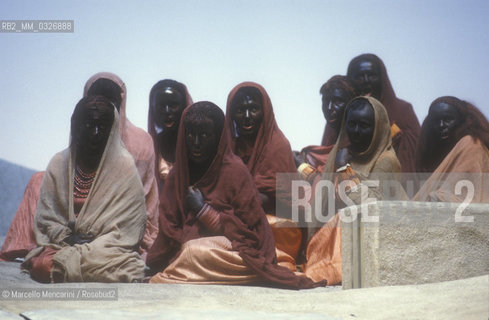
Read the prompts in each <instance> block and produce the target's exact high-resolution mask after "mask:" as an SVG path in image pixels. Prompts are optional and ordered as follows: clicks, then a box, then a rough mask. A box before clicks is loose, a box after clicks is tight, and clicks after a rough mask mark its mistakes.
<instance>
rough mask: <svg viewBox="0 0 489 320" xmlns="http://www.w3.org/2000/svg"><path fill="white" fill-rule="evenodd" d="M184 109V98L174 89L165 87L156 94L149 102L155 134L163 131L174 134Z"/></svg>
mask: <svg viewBox="0 0 489 320" xmlns="http://www.w3.org/2000/svg"><path fill="white" fill-rule="evenodd" d="M184 107H185V100H184V97H183V95H182V94H181V93H180V92H179V91H178V90H176V89H175V88H172V87H167V88H164V89H163V90H161V91H159V92H157V93H156V94H155V95H154V96H153V98H152V101H151V112H152V113H153V119H154V122H155V130H156V133H157V134H159V133H161V132H162V131H164V130H169V131H173V132H176V131H177V130H178V125H179V123H180V118H181V117H182V111H183V109H184Z"/></svg>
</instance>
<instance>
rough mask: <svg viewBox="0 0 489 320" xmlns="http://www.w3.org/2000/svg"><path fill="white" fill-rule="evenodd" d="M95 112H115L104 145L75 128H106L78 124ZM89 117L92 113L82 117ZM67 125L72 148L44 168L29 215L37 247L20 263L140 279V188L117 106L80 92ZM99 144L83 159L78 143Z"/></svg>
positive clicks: (95, 277)
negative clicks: (32, 215) (33, 209)
mask: <svg viewBox="0 0 489 320" xmlns="http://www.w3.org/2000/svg"><path fill="white" fill-rule="evenodd" d="M97 111H98V112H99V113H100V114H102V116H101V118H102V117H103V115H107V114H109V115H110V113H112V114H113V121H112V124H111V126H110V133H108V137H107V138H106V139H107V140H106V143H105V146H103V144H102V143H101V142H100V140H97V139H98V138H95V136H94V137H92V138H90V139H81V133H80V132H90V133H88V135H96V134H97V133H98V132H99V131H100V130H105V132H107V131H108V130H109V129H107V128H106V127H105V128H104V127H103V126H102V125H100V126H98V127H97V128H96V129H93V130H94V131H96V132H97V133H92V132H91V131H88V130H92V129H81V128H82V127H83V126H85V128H92V127H91V126H92V125H93V124H94V123H96V122H95V121H96V120H93V119H96V118H95V117H93V116H90V115H88V114H91V112H97ZM90 117H92V118H90ZM87 118H88V119H91V120H89V121H86V122H85V121H84V122H81V121H82V120H81V119H87ZM106 123H110V122H106ZM98 124H100V123H98ZM98 124H97V125H98ZM94 128H95V127H94ZM71 132H72V136H71V143H70V147H69V148H67V149H65V150H64V151H62V152H60V153H58V154H56V155H55V156H54V157H53V158H52V160H51V161H50V163H49V165H48V168H47V169H46V174H45V176H44V178H43V182H42V186H41V194H40V198H39V203H38V206H37V211H36V215H35V220H34V233H35V236H36V241H37V247H36V248H34V249H33V250H32V251H31V252H29V254H28V255H27V256H26V259H25V261H24V263H23V264H22V268H24V269H26V270H29V271H30V272H31V276H32V277H33V278H35V279H36V280H38V281H43V282H88V281H96V282H132V281H138V280H141V279H142V278H143V275H144V262H143V260H142V259H141V257H140V255H139V253H138V252H137V251H136V250H137V248H138V245H139V242H140V241H141V239H142V237H143V234H144V230H145V222H146V213H145V209H146V208H145V201H144V191H143V187H142V184H141V181H140V179H139V175H138V172H137V169H136V167H135V166H134V161H133V159H132V157H131V155H130V154H129V153H128V152H127V150H126V149H125V148H124V146H123V143H122V141H121V139H120V136H119V117H118V113H117V111H116V109H115V108H114V107H113V104H112V103H111V102H110V101H109V100H108V99H106V98H104V97H102V96H96V97H88V98H83V99H82V100H80V102H79V103H78V104H77V106H76V108H75V111H74V113H73V116H72V129H71ZM86 140H89V141H90V142H89V143H87V141H86ZM97 143H98V145H99V147H98V149H97V150H99V151H98V153H97V152H95V151H93V153H94V154H100V156H96V157H92V158H91V159H95V160H94V161H95V162H92V164H93V163H95V164H94V165H91V166H88V165H87V163H88V162H87V160H86V159H87V154H86V153H82V152H80V150H95V147H93V146H94V145H95V144H97ZM100 146H102V147H100ZM97 157H98V158H97ZM82 159H85V160H84V161H83V160H82ZM97 162H98V163H97ZM85 168H91V169H89V171H87V170H86V169H85ZM81 169H82V171H83V172H85V173H83V172H82V173H80V171H79V170H81ZM87 172H88V174H87ZM85 176H89V177H91V178H90V179H88V180H86V181H89V182H86V181H85V182H86V183H85V182H84V181H81V182H80V179H81V178H83V177H85Z"/></svg>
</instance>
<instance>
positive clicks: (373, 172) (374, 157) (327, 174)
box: [308, 97, 407, 236]
mask: <svg viewBox="0 0 489 320" xmlns="http://www.w3.org/2000/svg"><path fill="white" fill-rule="evenodd" d="M358 99H363V100H367V101H368V102H369V103H370V105H372V107H373V110H374V115H375V129H374V134H373V136H372V142H371V143H370V146H369V147H368V148H367V150H365V151H364V152H362V153H359V154H354V155H353V158H352V159H351V160H350V165H351V168H352V169H353V171H354V172H355V174H356V176H357V177H358V179H359V180H360V182H362V181H364V180H378V181H379V186H378V187H370V186H369V187H368V198H375V199H377V200H382V199H384V196H385V195H384V194H383V190H384V183H385V182H386V181H396V182H400V178H401V177H400V171H401V165H400V163H399V160H398V159H397V156H396V152H395V151H394V149H393V148H392V140H391V129H390V122H389V118H388V116H387V111H386V110H385V108H384V106H383V105H382V103H380V101H378V100H377V99H375V98H372V97H357V98H355V99H354V100H352V101H355V100H358ZM352 101H350V102H349V104H348V105H350V104H351V103H352ZM347 114H348V106H347V107H346V110H345V113H344V116H343V121H342V124H341V130H340V134H339V135H338V139H337V140H336V144H335V146H334V148H333V150H331V152H330V154H329V156H328V160H327V161H326V164H325V171H324V173H323V176H322V178H321V179H322V180H329V181H332V182H333V181H334V175H335V158H336V154H337V153H338V151H339V150H340V149H342V148H345V147H347V146H348V145H349V139H348V133H347V132H346V126H345V122H346V115H347ZM395 186H396V188H395V189H390V190H389V192H391V193H392V194H389V198H390V199H398V200H401V199H407V196H406V193H405V192H404V189H403V188H402V186H401V185H400V184H396V185H395ZM322 192H323V193H322V198H321V202H322V210H323V212H321V213H316V214H322V215H323V216H327V214H334V213H336V212H337V210H338V209H341V208H335V212H334V213H331V212H325V211H324V210H327V208H328V198H329V194H328V192H333V191H332V190H329V189H328V188H324V189H323V190H322ZM348 197H349V198H350V199H351V200H352V201H353V202H354V203H355V204H360V202H361V201H362V198H361V193H360V192H351V193H349V194H348ZM314 201H317V200H316V199H315V200H314ZM314 207H315V206H314ZM315 216H316V215H313V217H315ZM318 225H319V224H318V223H317V222H315V223H314V225H313V226H312V227H311V228H310V230H309V231H308V232H309V236H312V234H314V232H316V227H317V226H318Z"/></svg>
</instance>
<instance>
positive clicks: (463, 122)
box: [416, 96, 489, 172]
mask: <svg viewBox="0 0 489 320" xmlns="http://www.w3.org/2000/svg"><path fill="white" fill-rule="evenodd" d="M440 102H444V103H447V104H449V105H451V106H453V107H454V108H455V109H456V110H457V112H458V114H459V115H460V124H459V125H458V126H457V128H455V133H454V141H453V142H452V145H451V146H449V149H448V150H447V152H450V150H451V149H452V148H453V147H454V146H455V144H456V143H457V142H458V141H459V140H460V139H462V138H463V137H464V136H467V135H470V136H472V138H474V140H475V139H479V140H480V141H481V142H482V144H484V145H485V146H486V147H487V148H489V122H488V121H487V118H486V117H485V116H484V115H483V114H482V112H480V110H479V109H478V108H477V107H475V106H474V105H472V104H470V103H469V102H467V101H463V100H460V99H458V98H456V97H453V96H444V97H440V98H437V99H435V100H434V101H433V102H432V103H431V105H430V109H431V107H432V106H433V105H435V104H438V103H440ZM431 124H432V119H431V116H430V113H428V115H427V116H426V118H425V119H424V121H423V125H422V126H421V135H420V137H419V140H418V146H417V150H416V170H417V171H418V172H432V171H433V170H435V169H436V167H438V165H439V164H440V163H441V161H443V159H444V158H445V156H446V153H445V154H441V153H440V152H439V148H436V145H437V140H436V139H435V137H434V135H433V131H432V130H433V127H432V126H431Z"/></svg>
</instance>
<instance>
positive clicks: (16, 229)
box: [0, 72, 158, 261]
mask: <svg viewBox="0 0 489 320" xmlns="http://www.w3.org/2000/svg"><path fill="white" fill-rule="evenodd" d="M92 95H102V96H104V97H106V98H107V99H109V100H110V101H111V102H112V103H113V104H114V105H115V107H116V109H117V111H118V113H119V119H120V126H119V134H120V136H121V139H122V142H123V143H124V146H125V148H126V149H127V151H129V153H130V154H131V155H132V157H133V159H134V162H135V164H136V168H137V170H138V173H139V176H140V179H141V182H142V184H143V188H144V194H145V200H146V216H147V222H146V231H145V233H144V237H143V239H142V241H141V243H140V246H139V252H140V253H141V254H142V255H143V258H144V256H145V255H146V251H147V250H148V249H149V248H150V247H151V245H152V244H153V241H154V239H155V238H156V234H157V232H158V186H157V183H156V179H155V169H154V168H155V167H154V166H155V155H154V149H153V143H152V139H151V136H150V135H149V134H148V133H147V132H145V131H144V130H142V129H140V128H138V127H136V126H135V125H134V124H132V123H131V121H129V119H128V118H127V116H126V98H127V91H126V86H125V84H124V82H123V81H122V80H121V79H120V78H119V77H118V76H117V75H115V74H112V73H109V72H100V73H97V74H95V75H93V76H92V77H90V79H88V80H87V82H86V84H85V87H84V90H83V96H84V97H87V96H92ZM43 176H44V171H42V172H37V173H35V174H34V175H33V176H32V177H31V179H30V181H29V183H28V184H27V187H26V190H25V193H24V197H23V199H22V202H21V204H20V205H19V208H18V210H17V212H16V214H15V216H14V219H13V221H12V223H11V224H10V227H9V230H8V232H7V236H6V238H5V242H4V243H3V245H2V249H1V251H0V260H6V261H12V260H14V259H16V258H24V257H25V256H26V254H27V253H28V252H29V251H30V250H32V249H33V248H35V247H36V246H37V244H36V238H35V235H34V215H35V213H36V209H37V203H38V200H39V194H40V190H41V183H42V180H43Z"/></svg>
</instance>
